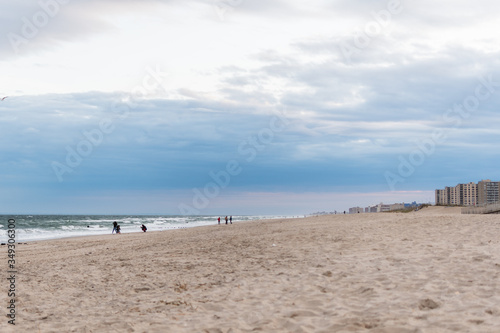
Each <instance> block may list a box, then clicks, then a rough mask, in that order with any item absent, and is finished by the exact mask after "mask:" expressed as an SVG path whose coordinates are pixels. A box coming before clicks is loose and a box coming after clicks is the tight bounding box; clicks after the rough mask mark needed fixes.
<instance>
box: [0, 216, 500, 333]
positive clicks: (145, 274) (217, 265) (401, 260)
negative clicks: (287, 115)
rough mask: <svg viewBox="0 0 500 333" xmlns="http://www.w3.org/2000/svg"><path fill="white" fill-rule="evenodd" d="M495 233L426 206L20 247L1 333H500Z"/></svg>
mask: <svg viewBox="0 0 500 333" xmlns="http://www.w3.org/2000/svg"><path fill="white" fill-rule="evenodd" d="M110 232H111V228H110ZM499 240H500V216H499V215H460V210H459V209H458V208H439V207H430V208H426V209H423V210H421V211H419V212H412V213H406V214H402V213H397V214H396V213H378V214H356V215H329V216H319V217H309V218H304V219H291V220H271V221H254V222H245V223H234V224H233V225H214V226H209V227H198V228H190V229H182V230H174V231H162V232H146V233H142V232H138V233H134V234H121V235H107V236H96V237H81V238H71V239H60V240H51V241H40V242H34V243H29V244H18V245H17V253H16V261H17V269H18V274H17V277H16V290H17V293H16V294H17V296H18V297H17V303H16V305H17V307H16V311H17V312H16V326H15V327H12V325H9V324H8V323H7V320H8V318H6V317H5V316H3V319H2V321H1V322H0V331H1V332H211V333H212V332H213V333H216V332H222V333H228V332H253V331H261V332H387V333H389V332H391V333H406V332H483V333H484V332H500V288H499V282H498V281H499V276H500V241H499ZM0 250H1V251H3V253H5V255H4V263H3V265H4V266H3V268H2V281H3V282H2V285H1V287H0V288H2V292H1V298H0V299H1V304H2V308H3V309H4V310H3V312H4V313H6V312H7V311H6V304H7V302H8V299H7V289H8V281H7V277H8V276H7V273H6V270H7V269H6V266H7V263H6V261H7V259H6V253H7V250H6V247H5V246H2V247H0Z"/></svg>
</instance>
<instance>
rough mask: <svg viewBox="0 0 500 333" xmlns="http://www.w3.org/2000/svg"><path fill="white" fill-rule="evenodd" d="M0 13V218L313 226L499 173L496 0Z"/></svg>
mask: <svg viewBox="0 0 500 333" xmlns="http://www.w3.org/2000/svg"><path fill="white" fill-rule="evenodd" d="M0 6H1V11H0V71H1V73H2V75H1V80H0V94H1V95H2V96H0V97H4V96H9V97H8V98H6V99H5V100H3V101H1V102H0V137H1V140H0V152H1V155H0V202H1V203H2V204H1V206H0V212H3V213H85V214H91V213H96V214H100V213H124V214H137V213H163V214H179V213H200V214H219V213H220V214H222V213H224V212H225V211H228V209H229V210H230V209H234V210H235V213H234V214H236V213H240V214H260V213H263V214H304V213H309V212H312V211H316V210H332V211H333V210H335V209H336V210H344V209H347V208H349V207H350V206H357V205H361V206H364V205H369V204H376V203H379V202H381V201H385V202H396V201H405V202H408V201H413V200H416V201H433V200H434V193H433V191H434V189H436V188H441V187H444V186H450V185H455V184H457V183H464V182H470V181H474V182H477V181H479V180H481V179H485V178H490V179H493V180H499V179H500V177H499V175H498V171H497V167H496V166H497V165H498V164H499V162H500V161H499V157H498V156H497V154H496V153H495V152H496V145H497V143H498V142H499V141H500V140H499V139H500V137H499V136H500V133H499V132H498V130H497V129H498V128H499V125H500V117H499V116H498V110H499V103H500V99H499V94H498V92H499V90H500V72H499V70H498V69H499V59H500V57H499V53H500V50H499V48H500V46H499V45H500V43H499V37H498V33H497V32H498V28H499V24H498V23H497V21H498V20H497V18H496V12H497V9H499V6H500V5H499V4H498V3H497V2H494V1H485V0H481V1H476V2H474V3H471V2H469V1H440V2H439V3H436V2H431V1H419V2H416V1H411V0H406V1H397V0H390V1H361V0H359V1H343V0H342V1H341V0H338V1H320V0H318V1H312V2H311V1H310V2H307V3H305V2H300V1H286V2H285V1H249V0H241V1H230V0H221V1H219V0H216V1H195V0H193V1H184V2H174V1H153V0H150V1H133V0H129V1H112V0H107V1H77V0H68V1H62V0H60V1H56V0H46V1H43V0H42V1H40V2H35V1H33V2H29V4H27V3H26V2H10V1H1V2H0ZM226 175H228V177H226ZM197 193H201V195H202V196H203V197H200V195H199V194H197ZM197 196H198V197H197ZM204 199H206V200H204ZM186 207H187V208H186Z"/></svg>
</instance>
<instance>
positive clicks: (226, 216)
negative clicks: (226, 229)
mask: <svg viewBox="0 0 500 333" xmlns="http://www.w3.org/2000/svg"><path fill="white" fill-rule="evenodd" d="M226 224H227V215H226Z"/></svg>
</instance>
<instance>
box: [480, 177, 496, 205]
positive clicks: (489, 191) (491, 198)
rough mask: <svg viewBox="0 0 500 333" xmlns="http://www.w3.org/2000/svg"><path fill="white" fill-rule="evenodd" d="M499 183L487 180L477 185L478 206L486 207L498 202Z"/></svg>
mask: <svg viewBox="0 0 500 333" xmlns="http://www.w3.org/2000/svg"><path fill="white" fill-rule="evenodd" d="M498 185H499V182H492V181H491V180H489V179H486V180H481V181H480V182H478V183H477V201H478V205H488V204H492V203H496V202H498V201H500V200H499V195H498V194H499V193H498V189H499V186H498Z"/></svg>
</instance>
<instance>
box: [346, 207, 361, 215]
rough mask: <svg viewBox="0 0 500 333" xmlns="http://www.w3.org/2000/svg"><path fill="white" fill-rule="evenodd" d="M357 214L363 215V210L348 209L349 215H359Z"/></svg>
mask: <svg viewBox="0 0 500 333" xmlns="http://www.w3.org/2000/svg"><path fill="white" fill-rule="evenodd" d="M359 213H363V208H361V207H352V208H349V214H359Z"/></svg>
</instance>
